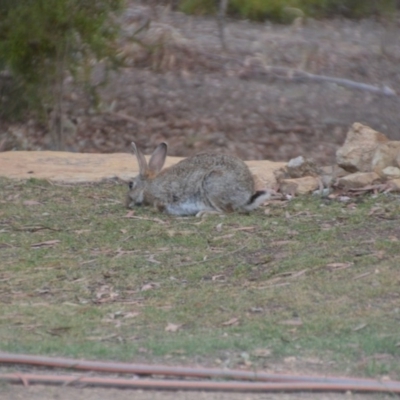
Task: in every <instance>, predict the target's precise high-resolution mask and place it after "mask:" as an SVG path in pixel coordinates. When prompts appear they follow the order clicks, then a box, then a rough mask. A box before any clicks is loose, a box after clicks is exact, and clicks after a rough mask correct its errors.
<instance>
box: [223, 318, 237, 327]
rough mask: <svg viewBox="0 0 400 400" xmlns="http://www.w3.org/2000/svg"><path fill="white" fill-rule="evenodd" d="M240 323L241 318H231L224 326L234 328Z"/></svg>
mask: <svg viewBox="0 0 400 400" xmlns="http://www.w3.org/2000/svg"><path fill="white" fill-rule="evenodd" d="M238 323H239V318H231V319H230V320H229V321H225V322H223V323H222V325H223V326H232V325H237V324H238Z"/></svg>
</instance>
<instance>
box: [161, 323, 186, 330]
mask: <svg viewBox="0 0 400 400" xmlns="http://www.w3.org/2000/svg"><path fill="white" fill-rule="evenodd" d="M181 327H182V325H179V324H172V323H171V322H168V325H167V326H166V327H165V331H166V332H176V331H177V330H178V329H180V328H181Z"/></svg>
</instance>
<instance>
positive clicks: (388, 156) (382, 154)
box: [371, 140, 400, 176]
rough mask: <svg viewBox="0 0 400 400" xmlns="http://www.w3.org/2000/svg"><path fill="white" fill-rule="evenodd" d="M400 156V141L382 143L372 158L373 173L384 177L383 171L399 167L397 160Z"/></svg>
mask: <svg viewBox="0 0 400 400" xmlns="http://www.w3.org/2000/svg"><path fill="white" fill-rule="evenodd" d="M399 156H400V141H395V140H392V141H390V142H387V143H382V144H381V145H379V146H378V147H377V148H376V151H375V154H374V157H373V158H372V164H371V166H372V169H371V170H372V171H374V172H376V173H377V174H379V175H381V176H384V175H385V174H384V173H383V170H384V169H385V168H386V167H397V165H396V164H397V158H398V157H399Z"/></svg>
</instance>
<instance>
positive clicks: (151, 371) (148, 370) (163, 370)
mask: <svg viewBox="0 0 400 400" xmlns="http://www.w3.org/2000/svg"><path fill="white" fill-rule="evenodd" d="M0 364H23V365H35V366H42V367H43V366H44V367H56V368H65V369H74V370H81V371H96V372H107V373H119V374H121V373H122V374H123V373H126V374H135V375H164V376H180V377H191V378H220V379H236V380H251V381H258V382H293V381H295V382H321V383H329V382H331V381H332V382H335V383H338V382H341V383H350V382H358V383H364V382H366V383H371V382H374V383H379V382H380V381H378V380H372V379H363V378H341V377H335V378H329V377H321V376H320V377H318V376H304V375H303V376H298V375H286V374H269V373H265V372H257V371H242V370H232V369H217V368H191V367H170V366H163V365H145V364H129V363H122V362H102V361H85V360H74V359H70V358H63V357H44V356H31V355H26V354H11V353H2V352H0ZM399 384H400V383H399Z"/></svg>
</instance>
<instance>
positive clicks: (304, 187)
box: [279, 176, 320, 196]
mask: <svg viewBox="0 0 400 400" xmlns="http://www.w3.org/2000/svg"><path fill="white" fill-rule="evenodd" d="M319 186H320V181H319V179H318V178H316V177H314V176H304V177H302V178H296V179H283V180H282V181H281V183H280V188H279V190H280V192H281V193H282V194H284V195H292V196H294V195H296V194H306V193H312V192H313V191H314V190H316V189H318V188H319Z"/></svg>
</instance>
